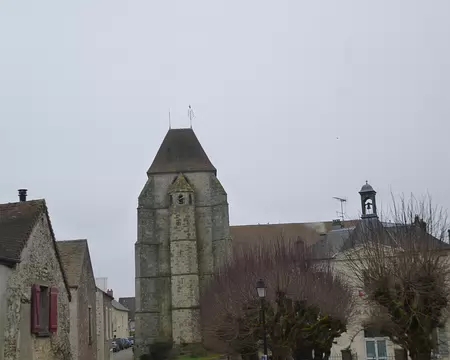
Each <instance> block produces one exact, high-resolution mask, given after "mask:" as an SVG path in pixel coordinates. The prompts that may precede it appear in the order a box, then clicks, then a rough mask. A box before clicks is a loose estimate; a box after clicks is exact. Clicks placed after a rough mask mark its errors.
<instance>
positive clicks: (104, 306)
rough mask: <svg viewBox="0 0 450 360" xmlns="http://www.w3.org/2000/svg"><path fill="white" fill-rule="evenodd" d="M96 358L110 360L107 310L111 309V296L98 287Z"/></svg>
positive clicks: (110, 336) (109, 333) (109, 332)
mask: <svg viewBox="0 0 450 360" xmlns="http://www.w3.org/2000/svg"><path fill="white" fill-rule="evenodd" d="M96 299H97V302H96V315H97V316H96V329H97V339H96V346H97V360H110V358H111V356H112V353H111V351H110V350H111V338H112V335H111V333H112V331H109V329H110V326H109V320H108V317H109V312H110V311H112V310H111V309H112V305H111V298H110V297H109V296H108V295H106V294H105V293H104V292H103V291H101V290H100V289H97V294H96Z"/></svg>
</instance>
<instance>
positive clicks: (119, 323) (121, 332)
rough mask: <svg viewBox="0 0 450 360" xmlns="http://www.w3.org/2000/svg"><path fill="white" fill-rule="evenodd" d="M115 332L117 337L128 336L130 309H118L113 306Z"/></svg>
mask: <svg viewBox="0 0 450 360" xmlns="http://www.w3.org/2000/svg"><path fill="white" fill-rule="evenodd" d="M112 314H113V332H114V335H115V336H116V338H119V339H120V338H128V337H129V336H130V335H129V332H128V311H123V310H118V309H116V308H114V307H113V311H112Z"/></svg>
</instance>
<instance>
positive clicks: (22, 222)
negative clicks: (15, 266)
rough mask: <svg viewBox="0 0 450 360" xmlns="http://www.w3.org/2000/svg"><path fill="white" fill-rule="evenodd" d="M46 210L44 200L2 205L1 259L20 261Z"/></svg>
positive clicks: (0, 217) (0, 219)
mask: <svg viewBox="0 0 450 360" xmlns="http://www.w3.org/2000/svg"><path fill="white" fill-rule="evenodd" d="M44 210H45V201H44V200H32V201H21V202H16V203H8V204H0V258H2V259H4V260H11V261H12V262H18V261H20V256H21V254H22V250H23V249H24V247H25V245H26V243H27V241H28V238H29V236H30V233H31V231H32V230H33V228H34V225H35V224H36V221H37V219H38V218H39V216H40V215H41V214H42V212H43V211H44Z"/></svg>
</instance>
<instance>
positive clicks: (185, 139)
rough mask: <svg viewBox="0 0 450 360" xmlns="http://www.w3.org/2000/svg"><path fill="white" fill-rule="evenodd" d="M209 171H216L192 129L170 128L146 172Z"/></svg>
mask: <svg viewBox="0 0 450 360" xmlns="http://www.w3.org/2000/svg"><path fill="white" fill-rule="evenodd" d="M192 171H208V172H209V171H211V172H214V173H216V168H215V167H214V166H213V164H212V163H211V161H210V160H209V158H208V156H207V155H206V153H205V151H204V150H203V147H202V145H201V144H200V142H199V141H198V139H197V136H196V135H195V133H194V131H193V130H192V129H170V130H169V131H168V132H167V134H166V136H165V138H164V140H163V142H162V144H161V146H160V148H159V150H158V152H157V154H156V156H155V159H154V160H153V163H152V165H151V166H150V168H149V169H148V171H147V173H148V174H158V173H180V172H192Z"/></svg>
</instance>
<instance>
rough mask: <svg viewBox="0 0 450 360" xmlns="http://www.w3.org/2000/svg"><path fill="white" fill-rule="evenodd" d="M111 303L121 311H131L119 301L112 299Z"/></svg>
mask: <svg viewBox="0 0 450 360" xmlns="http://www.w3.org/2000/svg"><path fill="white" fill-rule="evenodd" d="M111 305H112V306H113V307H114V308H115V309H117V310H121V311H127V312H128V311H130V310H129V309H127V308H126V307H125V306H123V305H122V304H121V303H119V302H118V301H116V300H113V301H111Z"/></svg>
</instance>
